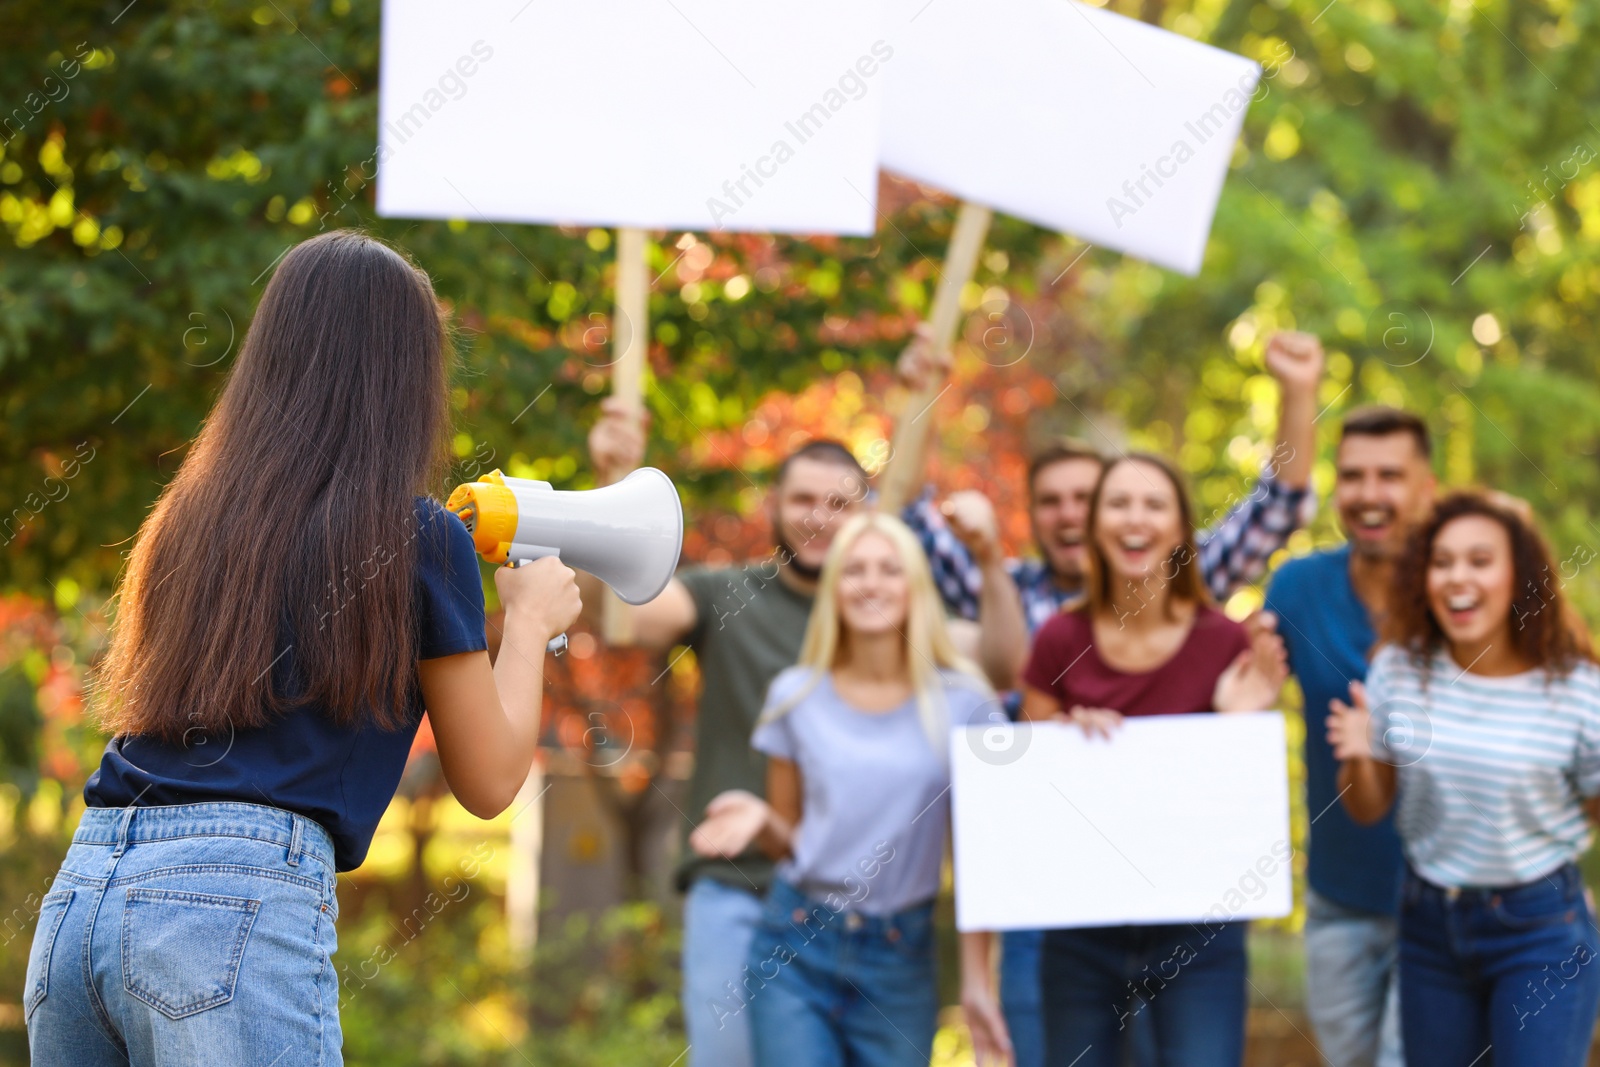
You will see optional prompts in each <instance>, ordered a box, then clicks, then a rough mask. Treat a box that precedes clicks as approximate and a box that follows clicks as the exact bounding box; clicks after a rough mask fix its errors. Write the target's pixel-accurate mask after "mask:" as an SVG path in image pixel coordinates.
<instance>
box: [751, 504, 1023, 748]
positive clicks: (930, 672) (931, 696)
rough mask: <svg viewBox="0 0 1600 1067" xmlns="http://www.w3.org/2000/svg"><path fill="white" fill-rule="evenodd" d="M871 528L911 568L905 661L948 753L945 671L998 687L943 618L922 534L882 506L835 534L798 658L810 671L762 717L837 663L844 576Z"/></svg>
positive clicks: (775, 712) (934, 736) (931, 734)
mask: <svg viewBox="0 0 1600 1067" xmlns="http://www.w3.org/2000/svg"><path fill="white" fill-rule="evenodd" d="M869 532H870V533H877V534H881V535H883V536H884V537H885V538H887V539H888V540H889V543H890V544H891V545H893V546H894V549H895V551H896V553H898V554H899V556H900V564H901V566H902V567H903V568H904V569H905V575H906V585H907V587H908V594H909V595H908V597H907V603H906V622H905V627H904V628H903V629H901V631H900V636H901V638H902V639H904V641H905V645H906V666H907V668H908V669H909V671H910V673H911V687H912V689H913V691H915V693H916V696H917V717H918V719H919V720H920V721H921V723H922V728H923V731H924V732H925V733H927V735H928V740H929V741H930V742H931V743H932V744H933V750H934V752H935V753H937V754H938V755H939V756H940V757H941V758H944V757H945V755H946V749H947V747H948V742H947V738H948V735H949V732H950V709H949V705H948V703H947V702H946V701H945V699H944V688H943V679H941V678H940V672H941V671H953V672H955V673H957V674H959V675H962V676H963V680H964V681H970V682H971V683H972V685H973V686H974V687H975V688H976V689H978V690H979V691H980V692H982V693H984V694H986V695H989V696H992V695H993V690H992V689H991V688H990V686H989V683H988V681H987V680H986V679H985V678H984V676H983V672H982V671H980V670H979V669H978V666H977V664H975V663H973V662H972V661H971V660H969V659H967V658H966V657H965V656H963V655H962V654H961V653H960V652H958V651H956V646H955V642H954V641H953V640H952V639H951V637H950V630H949V628H948V627H947V626H945V621H944V606H943V604H942V603H941V601H940V599H939V591H938V590H937V589H936V588H935V587H934V584H933V572H932V570H930V569H929V567H928V559H927V557H926V556H925V555H924V554H923V550H922V545H921V544H920V543H919V542H918V541H917V536H916V534H914V533H912V532H911V529H910V528H909V527H908V526H906V524H905V523H903V522H901V521H900V520H899V519H897V518H895V517H894V516H892V515H885V514H883V513H881V512H876V511H871V512H867V513H865V514H862V515H857V516H855V517H854V518H852V519H850V520H849V521H848V522H846V523H845V525H844V528H843V529H841V530H840V531H839V533H838V534H837V535H835V537H834V539H833V544H832V546H830V547H829V549H828V558H827V560H826V561H825V562H824V563H823V565H822V574H821V576H820V577H819V578H818V579H817V598H816V601H815V603H814V604H813V605H812V607H811V621H810V622H809V623H808V624H807V625H806V636H805V640H804V642H803V643H802V644H801V646H800V660H799V663H798V664H797V665H798V666H800V667H808V668H810V677H809V678H807V679H806V680H805V682H804V684H802V685H801V686H800V687H799V688H798V689H797V690H796V691H795V692H794V693H792V694H791V695H790V696H789V697H788V698H787V699H785V700H783V701H781V702H780V703H778V704H776V705H774V706H772V707H769V708H768V709H767V710H766V711H765V712H763V713H762V716H761V722H763V723H767V722H771V721H773V720H775V719H779V718H781V717H782V716H784V715H786V714H788V713H789V712H790V711H792V710H793V709H794V707H795V706H796V705H797V704H799V703H800V701H801V700H803V699H805V697H806V695H807V694H808V693H810V692H811V691H812V690H813V689H815V688H816V687H817V684H818V683H819V682H821V681H822V679H823V677H824V676H826V675H827V673H828V672H829V671H831V670H832V669H833V668H834V666H835V665H836V664H837V662H838V659H839V652H840V649H841V647H842V645H843V642H842V640H841V638H842V636H843V633H844V620H843V619H842V618H840V616H839V584H840V582H841V580H842V579H843V575H844V561H845V557H846V556H847V555H849V553H850V549H851V548H852V547H854V546H855V543H856V542H857V541H859V540H861V538H862V537H863V536H864V535H866V534H867V533H869Z"/></svg>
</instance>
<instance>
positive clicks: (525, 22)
mask: <svg viewBox="0 0 1600 1067" xmlns="http://www.w3.org/2000/svg"><path fill="white" fill-rule="evenodd" d="M882 37H883V33H882V14H881V5H880V4H879V3H878V2H876V0H811V2H810V3H806V4H792V5H784V4H749V3H743V2H739V0H670V2H668V0H585V2H582V3H567V2H556V0H480V2H470V3H449V4H445V3H438V2H437V0H385V3H384V5H383V46H382V47H383V52H382V62H381V68H380V73H381V79H380V80H381V84H380V86H379V122H378V126H379V152H378V156H379V167H378V172H379V173H378V213H379V214H380V215H384V216H388V217H402V218H467V219H482V220H489V221H498V222H547V223H576V224H584V225H600V226H637V227H643V228H652V229H678V228H683V229H694V230H715V229H726V230H758V231H783V232H804V233H810V232H825V233H848V234H870V233H871V232H872V231H873V228H874V225H875V221H876V199H877V158H878V141H879V111H880V109H881V106H882V100H883V95H884V71H886V70H887V69H889V67H890V66H892V55H891V49H890V48H889V46H888V45H887V44H886V43H885V42H884V41H883V40H882Z"/></svg>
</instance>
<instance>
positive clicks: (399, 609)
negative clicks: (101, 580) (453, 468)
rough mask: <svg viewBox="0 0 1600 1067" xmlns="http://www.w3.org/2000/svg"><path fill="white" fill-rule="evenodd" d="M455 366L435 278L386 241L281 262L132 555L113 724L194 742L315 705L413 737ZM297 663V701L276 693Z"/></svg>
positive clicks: (350, 243) (346, 241)
mask: <svg viewBox="0 0 1600 1067" xmlns="http://www.w3.org/2000/svg"><path fill="white" fill-rule="evenodd" d="M449 351H450V350H449V344H448V338H447V332H446V326H445V320H444V316H443V314H442V313H441V310H440V307H439V303H438V300H437V298H436V297H435V296H434V292H433V286H432V284H431V283H430V282H429V281H428V277H427V275H426V274H424V273H423V272H422V271H421V270H419V269H418V268H417V267H415V266H413V265H412V264H411V263H410V262H408V261H407V260H406V259H405V258H404V257H402V256H401V255H400V254H399V253H397V252H395V251H394V250H393V249H391V248H389V247H388V246H387V245H385V244H383V243H382V242H381V241H378V240H376V239H374V238H371V237H368V236H366V235H364V234H360V233H355V232H351V231H348V230H340V231H334V232H331V233H325V234H321V235H319V236H317V237H313V238H311V239H310V240H308V241H305V242H304V243H302V244H300V245H298V246H296V247H295V248H294V249H293V250H292V251H291V252H289V254H288V255H286V256H284V258H283V262H282V263H281V264H280V265H279V266H278V268H277V271H276V273H274V274H273V276H272V280H271V281H270V282H268V284H267V287H266V291H265V292H264V293H263V294H262V296H261V304H260V306H259V307H258V308H257V309H256V314H255V320H254V321H253V322H252V324H251V326H250V329H249V332H248V333H247V334H246V336H245V339H244V344H243V346H242V347H241V348H240V350H239V356H238V359H237V361H236V362H235V364H234V366H233V368H232V371H231V372H230V374H229V375H228V381H227V384H226V385H225V386H224V387H223V390H222V395H221V396H220V397H219V398H218V400H217V403H216V406H215V407H213V408H212V409H211V413H210V415H209V416H207V418H206V420H205V424H204V426H203V428H202V429H201V431H200V433H199V435H198V436H197V437H196V438H195V440H194V443H193V445H192V447H191V448H190V450H189V454H188V456H187V458H185V459H184V461H183V464H182V466H181V467H179V469H178V473H177V475H176V476H175V477H174V478H173V479H172V482H171V483H170V484H169V485H168V486H167V488H166V490H165V491H164V492H163V493H162V494H161V497H160V499H159V500H158V501H157V502H156V505H155V508H154V509H153V510H152V512H151V514H150V517H149V518H147V519H146V520H145V522H144V525H143V526H142V527H141V528H140V530H139V534H138V537H137V538H136V540H135V543H134V547H133V552H132V555H131V556H130V557H129V560H128V566H127V571H126V573H125V575H124V577H123V580H122V586H121V589H120V592H119V603H118V605H117V609H116V617H115V624H114V632H113V636H112V639H111V648H110V651H109V653H108V654H107V657H106V660H105V662H104V664H103V665H102V667H101V669H100V671H99V672H98V674H99V676H98V678H97V680H96V689H97V695H98V697H99V699H100V707H99V712H100V715H101V717H102V718H103V720H104V721H105V723H106V724H107V726H109V727H110V728H111V729H113V730H115V731H118V732H130V733H136V734H144V735H152V736H156V737H160V738H163V739H165V740H168V741H179V740H182V739H183V738H185V737H186V736H187V735H188V734H190V733H192V732H194V731H197V730H198V731H201V732H219V731H223V730H226V729H229V728H238V729H247V728H251V727H259V726H262V725H265V724H266V723H267V722H269V721H271V720H272V719H273V718H275V717H276V716H278V715H280V714H281V713H283V712H284V711H285V710H287V709H288V708H289V707H290V706H292V705H299V704H304V703H312V702H314V703H316V704H319V705H321V706H323V707H325V708H327V709H328V711H329V713H330V714H331V715H332V716H333V717H334V718H335V719H336V720H337V721H338V722H340V723H342V724H346V725H353V724H356V723H359V722H364V721H370V722H374V723H376V724H378V725H379V726H382V727H386V728H387V727H393V726H396V725H398V724H399V723H400V721H401V720H402V719H403V718H404V715H405V712H406V710H407V708H408V704H409V701H410V698H411V695H412V691H413V688H414V686H415V662H416V661H415V656H416V653H415V647H414V641H415V635H416V627H417V623H416V620H415V618H414V617H413V606H412V595H413V593H412V591H413V581H414V571H415V566H416V544H415V542H416V537H417V521H416V517H415V514H414V510H413V509H414V506H415V505H414V502H413V496H414V495H415V494H419V493H426V492H427V491H428V490H429V489H430V488H433V487H434V485H435V483H437V482H438V481H439V480H440V479H442V477H443V475H444V470H445V466H446V464H447V462H448V454H447V452H446V440H447V428H448V423H449V412H448V408H447V400H446V379H447V375H448V372H449V368H448V363H449V358H450V356H449ZM280 660H288V661H289V662H288V663H284V664H280V662H279V661H280ZM289 666H292V668H293V671H294V675H295V676H296V677H298V679H299V680H300V681H301V682H303V689H302V690H301V691H300V692H298V693H297V694H295V695H294V698H293V699H292V700H291V698H290V697H289V696H287V695H286V694H284V693H281V692H278V691H276V690H275V688H274V686H273V684H272V677H273V675H274V673H275V669H283V668H284V667H289Z"/></svg>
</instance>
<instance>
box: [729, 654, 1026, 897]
mask: <svg viewBox="0 0 1600 1067" xmlns="http://www.w3.org/2000/svg"><path fill="white" fill-rule="evenodd" d="M813 676H814V674H813V671H812V670H811V668H809V667H791V668H789V669H788V670H786V671H784V672H783V673H781V674H779V675H778V676H777V677H776V678H774V679H773V681H772V686H771V688H770V689H769V690H768V692H767V708H768V709H771V708H774V707H779V706H782V705H784V704H786V703H788V702H789V701H790V700H792V699H793V698H794V696H795V694H796V693H798V692H800V691H801V690H802V689H804V687H805V686H806V685H808V684H809V683H810V682H811V681H812V679H813ZM940 683H941V684H940V687H939V690H938V692H937V693H936V694H935V695H936V697H938V698H939V699H940V700H942V702H943V703H944V704H945V706H946V707H947V708H948V714H949V726H950V727H951V728H953V727H957V726H967V725H969V724H972V723H978V722H986V721H988V720H989V719H990V717H991V716H992V717H995V719H996V721H1000V722H1004V721H1008V720H1007V719H1006V718H1005V712H1004V710H1003V709H1002V708H1001V705H1000V701H999V699H998V698H997V697H996V696H995V695H994V694H993V693H992V692H990V691H989V689H988V688H987V687H986V686H984V685H983V684H982V683H980V682H978V681H977V680H976V679H973V678H969V677H968V676H966V675H963V674H960V673H957V672H955V671H941V672H940ZM946 734H948V731H946ZM750 743H751V744H752V745H753V746H755V748H756V749H757V750H759V751H761V752H765V753H766V754H767V755H769V756H778V757H780V758H782V759H786V760H790V761H792V762H793V763H795V764H796V765H797V766H798V767H799V769H800V778H801V783H802V797H801V803H802V808H801V813H802V814H801V818H800V825H799V826H798V827H797V828H796V830H795V836H794V842H793V847H792V851H791V854H790V856H789V858H787V859H785V860H784V861H783V862H782V863H781V864H779V866H778V876H779V877H780V878H783V879H785V880H786V881H788V882H791V883H793V884H794V885H795V886H796V887H797V888H799V890H800V891H801V892H802V893H805V894H806V895H807V896H810V897H813V898H816V899H818V900H825V901H828V902H829V906H830V907H834V910H844V908H845V907H848V908H851V909H854V910H857V911H860V912H862V913H863V914H867V915H892V914H894V913H895V912H898V911H903V910H905V909H906V908H909V907H911V906H913V905H916V904H921V903H923V902H925V901H928V900H931V899H932V898H933V897H934V896H935V895H936V894H937V893H938V892H939V870H940V865H941V863H942V862H943V860H944V843H945V838H946V836H947V835H948V831H949V826H950V797H949V790H950V757H949V752H948V750H947V749H945V750H940V751H935V749H934V747H933V744H932V742H931V741H930V740H929V737H928V733H927V731H926V730H925V729H924V728H923V725H922V720H921V718H920V716H919V715H918V713H917V701H916V698H915V697H912V698H911V699H910V700H908V701H906V703H904V704H902V705H901V706H900V707H898V708H895V709H894V710H892V711H886V712H868V711H862V710H860V709H858V708H855V707H853V706H851V705H849V704H847V703H845V702H844V700H843V699H841V698H840V696H839V693H838V691H837V690H836V689H834V687H833V678H832V676H831V675H830V674H828V673H826V672H824V673H823V675H822V676H821V677H820V678H817V679H816V682H815V685H814V686H813V687H812V688H811V689H810V691H809V692H807V693H806V694H805V696H803V697H801V699H800V702H799V703H798V704H796V705H795V706H794V707H793V708H791V709H790V710H789V711H787V712H785V713H784V714H783V715H782V716H780V717H779V718H777V719H775V720H773V721H772V722H768V723H763V724H762V725H760V726H758V727H757V728H756V731H755V733H754V734H753V735H752V737H751V741H750ZM830 897H831V898H833V899H831V900H830V899H829V898H830ZM839 905H842V906H839Z"/></svg>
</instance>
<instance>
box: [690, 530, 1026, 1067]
mask: <svg viewBox="0 0 1600 1067" xmlns="http://www.w3.org/2000/svg"><path fill="white" fill-rule="evenodd" d="M991 713H992V714H993V715H995V716H1002V715H1003V714H1004V713H1003V712H1002V711H1001V710H1000V706H999V703H998V701H997V700H996V698H995V695H994V692H993V691H992V690H991V689H990V687H989V684H988V682H986V681H985V680H984V678H983V675H982V674H981V673H980V672H979V670H978V668H977V667H976V666H975V665H973V664H972V663H970V662H968V661H967V660H966V659H965V658H963V657H962V656H961V655H960V654H959V653H958V652H957V651H956V649H955V647H954V645H953V644H952V642H951V639H950V636H949V634H948V633H947V631H946V629H945V622H944V613H943V611H942V609H941V608H940V605H939V596H938V592H937V591H936V590H935V588H934V584H933V577H932V574H931V573H930V571H929V569H928V563H927V559H926V557H925V556H924V554H923V552H922V549H921V548H920V547H919V546H918V544H917V540H916V537H915V536H914V535H913V534H912V533H911V531H910V530H909V529H908V528H907V527H906V526H905V524H904V523H902V522H901V521H900V520H898V519H895V518H892V517H890V516H887V515H883V514H878V513H868V514H864V515H859V516H857V517H855V518H853V519H851V520H850V521H849V522H848V523H847V524H846V525H845V526H844V528H843V529H842V530H841V531H840V532H839V533H838V534H837V535H836V536H835V538H834V540H833V544H832V546H831V548H830V549H829V551H828V555H827V559H826V562H825V563H824V565H823V568H822V574H821V577H820V579H819V581H818V588H817V598H816V603H815V606H814V607H813V608H812V610H811V618H810V622H809V624H808V625H807V628H806V634H805V642H804V645H803V647H802V651H801V654H800V662H799V664H798V665H796V666H794V667H791V668H789V669H788V670H785V671H783V672H782V673H781V674H779V675H778V676H777V678H775V679H774V680H773V682H772V685H771V687H770V689H769V690H768V695H767V703H766V707H765V708H764V709H763V711H762V713H761V718H760V720H759V722H758V724H757V726H756V730H755V733H754V734H753V735H752V739H751V743H752V745H753V746H754V747H755V748H756V749H757V750H759V751H761V752H763V753H765V754H766V756H767V799H766V800H762V799H761V798H759V797H757V796H755V795H754V794H752V793H749V792H746V791H742V790H730V791H728V792H726V793H722V794H721V795H719V796H717V797H716V798H715V799H713V800H712V802H711V804H710V805H709V806H708V807H707V809H706V810H707V818H706V819H705V821H704V822H702V823H701V824H700V825H699V826H698V827H697V828H696V829H695V831H694V833H693V835H691V837H690V844H691V846H692V847H693V848H694V849H695V850H696V851H697V852H699V853H700V854H702V855H705V856H728V855H738V854H739V853H740V852H743V851H744V850H745V849H746V848H748V847H750V846H752V845H755V846H756V847H758V848H760V849H761V850H763V851H764V852H766V853H767V854H768V855H770V856H772V857H774V858H775V859H778V860H780V863H779V866H778V869H777V878H776V879H775V881H774V883H773V885H772V888H771V890H770V891H769V893H768V894H767V898H766V902H765V906H764V910H763V913H762V917H761V920H760V923H759V925H758V926H757V929H756V935H755V938H754V940H753V942H752V944H751V949H750V954H749V957H748V962H747V964H746V966H745V968H744V971H743V974H742V976H741V982H740V983H739V984H740V987H741V988H740V989H739V990H738V991H737V992H738V997H737V1004H736V1005H735V1010H738V1011H745V1010H748V1011H749V1012H750V1021H751V1029H752V1031H753V1034H754V1044H755V1062H756V1063H757V1064H758V1065H759V1067H812V1065H820V1064H835V1063H856V1064H862V1065H863V1067H890V1065H904V1067H926V1064H927V1063H928V1061H929V1058H930V1056H931V1054H932V1046H933V1037H934V1033H935V1031H936V1028H937V1021H938V1012H939V995H938V985H937V981H936V978H937V976H936V968H935V950H934V931H933V926H934V924H933V900H934V897H935V896H936V895H937V893H938V891H939V877H940V868H941V864H942V861H943V858H944V847H945V841H946V839H947V837H948V828H949V822H950V810H949V799H948V796H949V788H950V768H949V745H950V733H951V729H952V727H957V726H966V725H969V724H972V723H974V722H980V721H984V720H985V719H986V717H987V716H989V715H990V714H991ZM1002 721H1003V720H1002ZM962 936H963V946H962V948H963V953H962V955H963V971H964V974H965V976H966V977H967V978H968V979H969V980H968V981H967V982H965V983H964V996H963V1003H964V1006H965V1008H966V1013H967V1022H968V1025H969V1027H970V1029H971V1031H972V1035H973V1043H974V1045H975V1046H976V1050H977V1053H978V1062H979V1063H980V1064H990V1063H1007V1064H1009V1063H1010V1062H1011V1046H1010V1041H1009V1039H1008V1038H1007V1036H1006V1029H1005V1022H1004V1020H1003V1018H1002V1017H1001V1015H1000V1010H999V1006H998V1003H997V1001H996V999H995V995H994V990H993V983H992V980H991V977H990V973H989V972H990V963H991V961H990V958H989V948H990V945H991V942H990V939H989V938H990V935H988V934H973V935H962Z"/></svg>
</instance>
